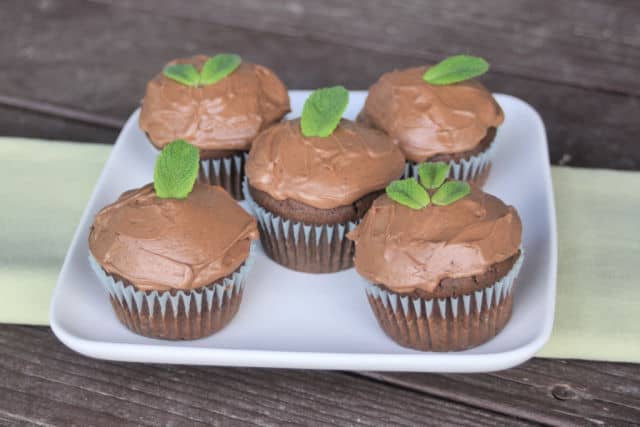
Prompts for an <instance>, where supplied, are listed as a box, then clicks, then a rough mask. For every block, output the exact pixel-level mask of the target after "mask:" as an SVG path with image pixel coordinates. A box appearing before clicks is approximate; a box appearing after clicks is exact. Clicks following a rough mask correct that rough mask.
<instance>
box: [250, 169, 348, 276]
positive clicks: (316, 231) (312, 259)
mask: <svg viewBox="0 0 640 427" xmlns="http://www.w3.org/2000/svg"><path fill="white" fill-rule="evenodd" d="M243 190H244V198H245V200H246V201H247V202H248V203H249V206H250V208H251V210H252V212H253V214H254V216H255V217H256V218H257V220H258V228H259V230H260V241H261V242H262V247H263V248H264V251H265V252H266V254H267V255H268V256H269V258H271V259H272V260H274V261H275V262H277V263H278V264H280V265H283V266H285V267H287V268H290V269H292V270H297V271H303V272H306V273H333V272H336V271H340V270H345V269H347V268H351V267H353V250H354V246H353V242H352V241H351V240H349V239H347V238H346V237H345V236H346V234H347V233H348V232H349V231H351V230H353V229H354V228H355V227H356V225H357V224H358V223H357V222H353V221H349V222H346V223H344V224H326V225H313V224H304V223H302V222H297V221H293V220H290V219H286V218H283V217H281V216H278V215H276V214H274V213H273V212H270V211H267V210H266V209H265V208H263V207H262V206H260V205H258V204H257V203H256V202H255V201H254V200H253V198H252V197H251V194H250V193H249V184H248V183H247V180H246V179H245V181H244V183H243Z"/></svg>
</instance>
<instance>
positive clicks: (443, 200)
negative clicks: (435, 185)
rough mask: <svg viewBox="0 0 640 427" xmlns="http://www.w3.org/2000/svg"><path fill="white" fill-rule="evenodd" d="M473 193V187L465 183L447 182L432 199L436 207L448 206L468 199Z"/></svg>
mask: <svg viewBox="0 0 640 427" xmlns="http://www.w3.org/2000/svg"><path fill="white" fill-rule="evenodd" d="M469 193H471V186H470V185H469V184H468V183H467V182H464V181H447V182H445V183H444V184H442V187H440V188H439V189H438V191H436V194H434V195H433V196H432V197H431V201H432V202H433V204H434V205H438V206H446V205H450V204H451V203H453V202H457V201H458V200H460V199H462V198H463V197H466V196H468V195H469Z"/></svg>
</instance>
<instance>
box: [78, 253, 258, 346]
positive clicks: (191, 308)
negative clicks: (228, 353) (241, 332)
mask: <svg viewBox="0 0 640 427" xmlns="http://www.w3.org/2000/svg"><path fill="white" fill-rule="evenodd" d="M254 245H255V243H252V247H251V250H250V251H249V257H248V258H247V259H246V260H245V262H244V263H243V264H242V265H241V266H240V268H239V269H238V270H236V271H235V272H233V273H232V274H231V275H229V276H227V277H225V278H223V279H221V280H219V281H217V282H214V283H212V284H210V285H207V286H205V287H202V288H199V289H192V290H187V291H185V290H167V291H155V290H154V291H142V290H138V289H136V287H135V286H133V285H130V284H126V283H123V282H122V281H120V280H116V279H115V278H114V277H112V276H111V275H109V274H107V273H106V272H105V271H104V270H103V268H102V267H101V266H100V264H99V263H98V262H97V260H96V259H95V258H94V257H93V255H91V254H90V255H89V264H90V265H91V268H92V269H93V271H94V272H95V274H96V276H97V277H98V279H99V280H100V283H101V284H102V286H103V287H104V289H105V290H106V291H107V293H108V294H109V297H110V299H111V304H112V306H113V308H114V310H115V312H116V315H117V316H118V318H119V319H120V321H121V322H122V323H123V324H124V325H125V326H127V327H128V328H129V329H131V330H132V331H133V332H135V333H137V334H140V335H144V336H148V337H153V338H164V339H196V338H202V337H205V336H207V335H211V334H213V333H214V332H216V331H218V330H220V329H222V328H223V327H225V326H226V325H227V324H228V323H229V321H230V320H231V319H232V318H233V316H234V315H235V314H236V312H237V311H238V307H239V305H240V302H241V301H242V294H243V291H244V286H245V281H246V278H247V273H248V272H249V270H250V269H251V266H252V265H253V252H254Z"/></svg>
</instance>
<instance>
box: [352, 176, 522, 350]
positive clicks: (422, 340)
mask: <svg viewBox="0 0 640 427" xmlns="http://www.w3.org/2000/svg"><path fill="white" fill-rule="evenodd" d="M441 166H442V167H444V168H445V169H446V167H447V166H446V165H445V164H441ZM445 173H448V170H447V171H446V172H445ZM440 176H441V178H442V180H444V176H446V175H444V174H441V175H440ZM421 181H422V180H421ZM427 181H429V180H428V179H427ZM429 182H430V183H431V185H427V186H426V187H427V188H426V189H425V188H423V187H422V186H421V185H420V184H418V182H417V181H416V180H415V179H414V178H407V179H405V180H402V181H396V182H394V183H393V184H391V185H390V186H389V187H388V188H387V194H386V195H383V196H381V197H380V198H378V199H376V201H375V202H374V203H373V205H372V206H371V208H370V209H369V212H368V213H367V215H366V216H365V217H364V219H363V220H362V222H361V224H360V225H358V227H357V228H356V229H355V230H353V231H352V232H350V233H349V234H348V237H349V238H350V239H352V240H353V241H354V242H355V245H356V250H355V267H356V270H357V271H358V273H359V274H360V275H362V276H363V277H364V278H365V279H367V281H368V282H369V285H368V286H367V297H368V299H369V303H370V305H371V308H372V310H373V313H374V315H375V317H376V318H377V320H378V323H379V324H380V326H381V327H382V329H383V330H384V332H385V333H386V334H387V335H388V336H389V337H391V338H392V339H393V340H394V341H396V342H397V343H398V344H400V345H402V346H405V347H410V348H414V349H417V350H423V351H459V350H464V349H468V348H471V347H475V346H477V345H480V344H482V343H484V342H486V341H488V340H489V339H491V338H493V337H494V336H495V335H496V334H498V333H499V332H500V331H501V330H502V328H504V326H505V324H506V323H507V322H508V320H509V318H510V316H511V311H512V305H513V287H514V284H515V278H516V276H517V275H518V272H519V270H520V266H521V264H522V260H523V253H522V249H521V244H522V224H521V222H520V217H519V216H518V213H517V212H516V210H515V209H514V208H513V207H512V206H507V205H505V204H504V203H503V202H502V201H500V200H499V199H498V198H497V197H494V196H492V195H489V194H486V193H484V192H482V191H481V190H480V189H479V188H478V187H476V186H469V185H468V184H467V183H465V182H460V181H446V182H445V183H444V184H442V181H439V182H438V180H430V181H429ZM434 183H435V184H434ZM465 186H466V188H465ZM438 187H439V188H438Z"/></svg>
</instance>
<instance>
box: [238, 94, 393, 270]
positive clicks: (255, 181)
mask: <svg viewBox="0 0 640 427" xmlns="http://www.w3.org/2000/svg"><path fill="white" fill-rule="evenodd" d="M348 96H349V95H348V92H347V91H346V90H345V89H344V88H343V87H341V86H336V87H332V88H326V89H320V90H317V91H315V92H313V93H312V94H311V96H310V97H309V98H308V99H307V101H306V103H305V105H304V109H303V112H302V117H301V118H300V119H296V120H289V121H284V122H281V123H279V124H277V125H274V126H272V127H271V128H269V129H267V130H265V131H264V132H262V133H261V134H260V135H259V136H258V138H256V140H255V141H254V143H253V146H252V147H251V152H250V153H249V157H248V159H247V166H246V173H247V181H246V185H245V198H246V199H247V200H248V201H249V204H250V206H251V208H252V209H253V211H254V213H255V215H256V216H257V218H258V227H259V229H260V237H261V240H262V246H263V247H264V249H265V252H266V253H267V255H268V256H269V257H270V258H271V259H273V260H274V261H276V262H278V263H279V264H281V265H283V266H285V267H288V268H291V269H293V270H297V271H304V272H310V273H329V272H334V271H339V270H343V269H346V268H349V267H351V266H352V265H353V260H352V258H353V244H352V242H350V241H349V240H348V239H346V238H345V233H346V232H348V231H349V230H351V229H352V228H354V227H355V225H356V224H357V223H358V221H359V220H360V219H361V218H362V217H363V215H364V214H365V213H366V211H367V209H368V208H369V206H370V205H371V203H372V202H373V200H374V199H375V198H376V197H377V196H379V195H380V194H381V192H382V191H383V190H384V188H385V187H386V186H387V184H389V183H390V182H391V181H392V180H394V179H397V178H399V177H400V176H401V175H402V172H403V170H404V163H405V160H404V157H403V156H402V153H401V152H400V150H399V149H398V147H397V146H396V145H395V144H394V143H393V142H392V141H391V139H390V138H389V137H388V136H387V135H386V134H384V133H382V132H379V131H377V130H374V129H370V128H368V127H365V126H362V125H360V124H358V123H354V122H352V121H349V120H345V119H342V118H341V117H342V114H343V113H344V111H345V109H346V106H347V103H348Z"/></svg>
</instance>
